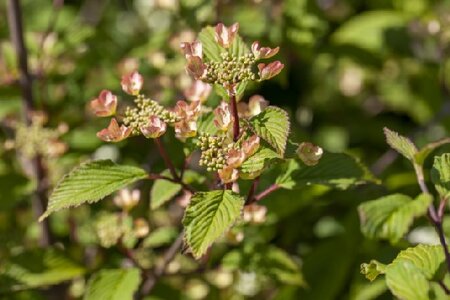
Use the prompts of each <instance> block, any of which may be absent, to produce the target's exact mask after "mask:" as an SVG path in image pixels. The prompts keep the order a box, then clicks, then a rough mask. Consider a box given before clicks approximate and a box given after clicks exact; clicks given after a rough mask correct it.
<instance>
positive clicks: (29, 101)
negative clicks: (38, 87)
mask: <svg viewBox="0 0 450 300" xmlns="http://www.w3.org/2000/svg"><path fill="white" fill-rule="evenodd" d="M7 6H8V24H9V29H10V35H11V40H12V43H13V45H14V48H15V51H16V56H17V61H18V65H19V70H20V86H21V90H22V103H23V119H24V121H25V123H26V124H27V125H30V124H31V114H32V112H33V110H34V102H33V86H32V85H33V82H32V76H31V74H30V72H29V70H28V53H27V48H26V46H25V42H24V38H23V22H22V11H21V8H20V3H19V0H8V5H7ZM29 163H30V165H31V167H32V169H33V173H34V176H35V178H36V181H37V188H36V190H35V192H34V196H33V202H32V206H33V210H34V214H35V215H36V217H39V216H40V215H42V214H43V213H44V210H45V207H46V205H47V179H46V178H47V174H46V170H45V167H44V165H43V163H42V159H41V157H40V156H37V157H36V158H34V159H33V160H32V161H30V162H29ZM39 224H40V226H41V238H40V244H41V246H42V247H46V246H48V245H50V244H51V243H52V240H53V238H52V235H51V232H50V227H49V224H48V220H44V221H42V222H40V223H39Z"/></svg>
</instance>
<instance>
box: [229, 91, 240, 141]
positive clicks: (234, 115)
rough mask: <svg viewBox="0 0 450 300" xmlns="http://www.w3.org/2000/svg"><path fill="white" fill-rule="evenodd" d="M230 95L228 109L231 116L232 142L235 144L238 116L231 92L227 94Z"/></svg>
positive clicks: (234, 96) (237, 136)
mask: <svg viewBox="0 0 450 300" xmlns="http://www.w3.org/2000/svg"><path fill="white" fill-rule="evenodd" d="M229 95H230V109H231V114H232V115H233V141H234V142H236V141H237V140H238V139H239V134H240V132H239V131H240V128H239V114H238V110H237V102H236V95H235V94H234V93H233V92H229Z"/></svg>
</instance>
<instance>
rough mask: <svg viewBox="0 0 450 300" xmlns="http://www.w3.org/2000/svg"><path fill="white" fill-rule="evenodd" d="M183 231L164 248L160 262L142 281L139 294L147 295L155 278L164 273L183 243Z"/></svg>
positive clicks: (152, 286) (153, 284) (154, 282)
mask: <svg viewBox="0 0 450 300" xmlns="http://www.w3.org/2000/svg"><path fill="white" fill-rule="evenodd" d="M183 238H184V231H182V232H181V233H180V235H179V236H178V238H177V239H176V240H175V241H174V242H173V244H172V245H171V246H170V247H169V248H168V249H167V250H166V252H165V253H164V256H163V261H162V262H161V264H159V265H158V266H156V267H155V269H154V270H153V272H152V273H151V274H150V276H148V278H147V280H145V281H144V283H143V284H142V287H141V295H142V296H146V295H148V294H149V293H150V292H151V290H152V289H153V288H154V286H155V284H156V282H157V280H158V279H159V278H160V277H161V276H162V275H164V272H165V271H166V269H167V266H168V265H169V264H170V262H172V260H173V259H174V258H175V256H176V255H177V253H178V252H179V250H180V248H181V246H182V245H183Z"/></svg>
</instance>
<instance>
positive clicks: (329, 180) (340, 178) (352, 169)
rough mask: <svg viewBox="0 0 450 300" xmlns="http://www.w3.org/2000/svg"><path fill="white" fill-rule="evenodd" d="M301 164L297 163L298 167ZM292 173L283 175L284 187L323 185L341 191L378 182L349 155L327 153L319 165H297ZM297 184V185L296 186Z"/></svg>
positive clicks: (281, 179) (293, 166) (291, 166)
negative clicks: (370, 182)
mask: <svg viewBox="0 0 450 300" xmlns="http://www.w3.org/2000/svg"><path fill="white" fill-rule="evenodd" d="M298 164H299V163H298V162H297V165H298ZM290 168H291V169H290V170H289V169H288V170H289V172H291V173H290V174H289V172H286V173H285V174H284V175H281V178H280V179H277V180H280V181H281V182H284V186H285V188H286V187H290V188H301V187H303V186H306V185H311V184H322V185H327V186H332V187H337V188H340V189H347V188H349V187H350V186H353V185H358V184H362V183H366V182H369V181H372V182H376V180H375V179H374V178H373V176H372V175H371V174H370V173H369V171H368V170H367V168H366V167H365V166H364V165H362V164H361V163H360V162H359V161H357V160H356V159H355V158H353V157H352V156H350V155H348V154H344V153H330V152H325V153H324V154H323V156H322V158H321V159H320V161H319V163H318V164H317V165H315V166H304V165H303V166H300V167H299V169H297V166H296V165H295V163H292V165H290ZM294 183H295V185H294Z"/></svg>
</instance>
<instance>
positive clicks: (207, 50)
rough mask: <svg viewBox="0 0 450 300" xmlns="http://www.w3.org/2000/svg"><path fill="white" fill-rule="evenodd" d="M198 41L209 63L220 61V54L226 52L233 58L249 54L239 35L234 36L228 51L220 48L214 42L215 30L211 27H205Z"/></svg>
mask: <svg viewBox="0 0 450 300" xmlns="http://www.w3.org/2000/svg"><path fill="white" fill-rule="evenodd" d="M199 40H200V42H201V43H202V46H203V54H204V56H205V57H206V59H208V60H210V61H216V62H219V61H222V57H221V56H220V54H221V53H223V52H228V53H230V54H232V55H233V56H234V57H241V56H244V55H245V54H247V53H249V52H250V50H249V49H248V47H247V45H246V44H245V43H244V41H243V40H242V38H241V37H240V36H239V35H236V36H235V38H234V40H233V43H232V44H231V45H230V47H229V48H228V49H224V48H222V47H221V46H220V45H219V44H218V43H217V42H216V39H215V29H214V27H212V26H207V27H205V28H203V29H202V31H201V32H200V34H199Z"/></svg>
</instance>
